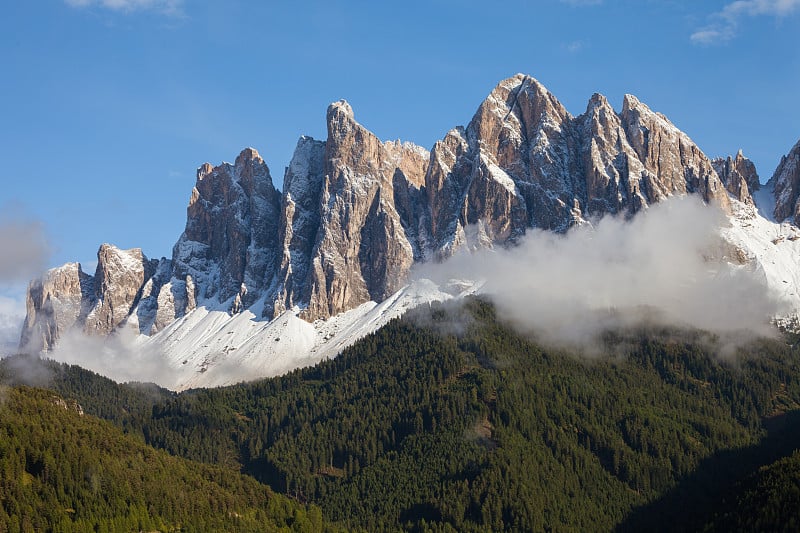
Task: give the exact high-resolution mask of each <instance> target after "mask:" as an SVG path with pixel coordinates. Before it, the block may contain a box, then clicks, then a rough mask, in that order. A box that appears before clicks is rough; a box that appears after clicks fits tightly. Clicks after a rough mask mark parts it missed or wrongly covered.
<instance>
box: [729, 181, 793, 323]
mask: <svg viewBox="0 0 800 533" xmlns="http://www.w3.org/2000/svg"><path fill="white" fill-rule="evenodd" d="M753 198H754V200H755V202H756V206H757V207H754V206H751V205H746V204H743V203H741V202H737V201H732V215H731V216H730V221H731V226H730V227H729V228H723V230H722V235H723V237H725V239H726V240H727V241H728V242H730V243H731V244H733V245H734V246H735V247H736V248H737V249H738V250H740V251H741V252H742V254H741V255H742V256H741V257H739V258H734V260H738V261H739V262H744V263H745V266H746V268H750V269H752V270H753V271H754V273H755V274H756V275H757V276H759V277H762V279H763V280H764V281H765V282H766V285H767V287H768V288H769V290H770V292H771V293H772V295H773V296H774V297H775V299H777V300H778V301H779V302H781V303H782V304H784V312H783V316H781V317H778V318H779V319H781V320H785V319H788V320H789V321H792V320H794V318H793V317H795V316H797V313H798V311H800V290H798V287H800V229H798V228H797V226H794V225H792V224H790V223H788V222H782V223H778V222H776V221H775V219H774V217H773V215H772V213H773V210H774V205H775V198H774V196H773V191H772V190H771V188H770V187H764V188H762V189H760V190H759V191H757V192H756V193H755V194H754V195H753Z"/></svg>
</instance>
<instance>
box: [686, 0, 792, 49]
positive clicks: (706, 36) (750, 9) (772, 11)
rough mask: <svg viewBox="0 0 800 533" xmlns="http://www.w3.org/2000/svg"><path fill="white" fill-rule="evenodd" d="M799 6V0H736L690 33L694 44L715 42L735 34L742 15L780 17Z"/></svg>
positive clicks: (729, 38) (730, 37) (722, 40)
mask: <svg viewBox="0 0 800 533" xmlns="http://www.w3.org/2000/svg"><path fill="white" fill-rule="evenodd" d="M798 8H800V0H737V1H735V2H731V3H729V4H726V5H725V7H723V8H722V10H721V11H718V12H716V13H714V14H712V15H711V17H710V18H711V20H712V22H711V23H710V24H709V25H707V26H705V27H703V28H700V29H698V30H696V31H695V32H694V33H692V35H691V37H690V39H691V40H692V42H693V43H695V44H715V43H722V42H726V41H729V40H731V39H732V38H733V37H735V36H736V32H737V30H738V28H739V24H740V21H741V20H742V19H743V18H744V17H756V16H771V17H776V18H781V17H785V16H788V15H790V14H792V13H793V12H794V11H796V10H797V9H798Z"/></svg>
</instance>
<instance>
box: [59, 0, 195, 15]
mask: <svg viewBox="0 0 800 533" xmlns="http://www.w3.org/2000/svg"><path fill="white" fill-rule="evenodd" d="M64 1H65V2H66V3H67V5H69V6H71V7H76V8H83V7H93V6H99V7H103V8H106V9H110V10H112V11H121V12H124V13H132V12H134V11H148V10H149V11H156V12H159V13H163V14H164V15H170V16H182V15H183V0H64Z"/></svg>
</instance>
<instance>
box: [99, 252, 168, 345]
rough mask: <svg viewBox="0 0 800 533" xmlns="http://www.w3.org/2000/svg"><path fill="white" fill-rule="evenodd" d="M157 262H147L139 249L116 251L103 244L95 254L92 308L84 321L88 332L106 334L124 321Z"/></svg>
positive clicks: (136, 301) (151, 275) (153, 271)
mask: <svg viewBox="0 0 800 533" xmlns="http://www.w3.org/2000/svg"><path fill="white" fill-rule="evenodd" d="M157 265H158V262H157V261H149V260H148V259H147V258H146V257H145V256H144V254H143V253H142V250H141V248H133V249H131V250H120V249H119V248H117V247H115V246H112V245H110V244H103V245H102V246H100V250H98V252H97V270H96V271H95V275H94V300H95V302H96V303H95V305H94V306H93V307H92V310H91V311H90V312H89V314H88V316H87V317H86V319H85V323H84V329H85V330H86V331H87V332H89V333H97V334H100V335H107V334H109V333H111V332H112V331H113V330H114V329H115V328H116V327H117V326H119V325H120V324H121V323H122V322H124V321H125V320H126V319H127V318H128V316H129V315H130V314H131V311H132V310H133V308H134V307H135V306H136V304H137V303H138V301H139V299H140V297H141V292H142V291H141V289H142V287H143V285H144V283H145V281H147V280H149V279H150V278H152V277H153V274H154V273H155V270H156V267H157Z"/></svg>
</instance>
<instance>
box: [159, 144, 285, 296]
mask: <svg viewBox="0 0 800 533" xmlns="http://www.w3.org/2000/svg"><path fill="white" fill-rule="evenodd" d="M280 203H281V198H280V194H279V193H278V192H277V191H276V190H275V187H274V186H273V185H272V178H271V176H270V173H269V168H268V167H267V165H266V164H265V163H264V160H263V159H261V156H260V155H259V154H258V152H256V151H255V150H254V149H252V148H247V149H245V150H243V151H242V152H241V153H240V154H239V156H238V157H237V158H236V162H235V164H233V165H231V164H229V163H223V164H221V165H219V166H217V167H212V166H211V165H210V164H208V163H206V164H204V165H203V166H201V167H200V168H199V169H198V170H197V183H196V184H195V187H194V189H193V190H192V195H191V198H190V200H189V207H188V208H187V210H186V211H187V215H186V219H187V220H186V229H185V231H184V233H183V235H181V238H180V239H179V240H178V242H177V244H176V245H175V248H174V249H173V252H172V266H173V274H174V276H175V277H176V278H177V279H179V280H184V281H185V280H186V277H187V276H191V277H192V279H193V280H194V282H195V283H196V286H197V288H198V290H199V291H200V296H201V297H204V298H210V297H216V298H217V299H218V300H219V301H221V302H224V301H227V300H229V299H231V298H233V300H232V303H231V308H232V310H234V311H238V310H239V309H241V308H242V307H247V306H249V305H250V304H251V303H253V302H254V301H255V300H256V299H257V298H258V297H259V296H260V295H261V293H262V292H263V289H264V285H265V282H266V280H268V279H270V278H271V276H272V275H273V274H274V268H275V264H276V261H277V255H276V252H277V250H278V229H279V227H280V215H279V213H280Z"/></svg>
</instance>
